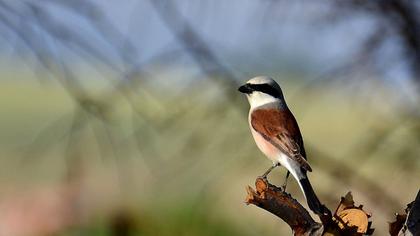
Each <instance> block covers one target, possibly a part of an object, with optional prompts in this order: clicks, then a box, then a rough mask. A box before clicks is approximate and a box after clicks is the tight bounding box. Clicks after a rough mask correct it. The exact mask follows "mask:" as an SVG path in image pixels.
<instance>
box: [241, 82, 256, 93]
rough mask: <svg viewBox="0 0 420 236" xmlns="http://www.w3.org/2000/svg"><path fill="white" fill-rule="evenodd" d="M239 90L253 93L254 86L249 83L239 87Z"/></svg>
mask: <svg viewBox="0 0 420 236" xmlns="http://www.w3.org/2000/svg"><path fill="white" fill-rule="evenodd" d="M238 91H239V92H241V93H246V94H250V93H252V91H253V90H252V88H251V87H250V86H249V85H248V84H244V85H242V86H241V87H239V88H238Z"/></svg>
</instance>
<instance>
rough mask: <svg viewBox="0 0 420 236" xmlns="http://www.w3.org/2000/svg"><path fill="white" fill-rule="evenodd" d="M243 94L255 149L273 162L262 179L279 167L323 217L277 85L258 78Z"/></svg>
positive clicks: (297, 134)
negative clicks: (285, 171)
mask: <svg viewBox="0 0 420 236" xmlns="http://www.w3.org/2000/svg"><path fill="white" fill-rule="evenodd" d="M238 90H239V91H240V92H241V93H244V94H246V97H247V98H248V102H249V104H250V110H249V117H248V121H249V126H250V129H251V133H252V136H253V137H254V140H255V143H256V144H257V146H258V148H259V149H260V150H261V151H262V152H263V153H264V154H265V155H266V156H267V157H268V159H270V160H271V161H272V162H273V166H272V167H270V168H269V169H268V170H267V171H266V172H265V173H264V174H263V177H264V178H265V177H266V176H267V175H268V174H269V173H270V172H271V171H272V170H273V169H274V168H275V167H277V166H279V165H282V166H284V167H286V169H287V170H288V172H287V175H286V180H285V184H284V186H283V189H285V187H286V184H287V178H288V177H289V174H290V173H291V174H292V176H293V177H294V178H295V179H296V180H297V181H298V183H299V186H300V188H301V189H302V191H303V194H304V196H305V198H306V201H307V203H308V206H309V208H310V209H311V210H312V211H313V212H315V213H316V214H326V210H327V209H326V207H325V206H323V205H322V204H321V203H320V201H319V199H318V197H317V196H316V194H315V192H314V190H313V188H312V186H311V184H310V182H309V180H308V176H307V174H306V173H307V172H308V171H309V172H311V171H312V168H311V166H310V165H309V163H308V162H307V160H306V152H305V148H304V146H303V139H302V135H301V133H300V130H299V126H298V124H297V122H296V119H295V117H294V116H293V114H292V112H290V110H289V108H288V107H287V104H286V101H285V100H284V97H283V93H282V90H281V88H280V86H279V85H278V84H277V83H276V81H274V80H273V79H272V78H270V77H267V76H258V77H255V78H252V79H250V80H249V81H247V82H246V84H244V85H242V86H241V87H239V89H238Z"/></svg>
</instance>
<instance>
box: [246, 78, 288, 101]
mask: <svg viewBox="0 0 420 236" xmlns="http://www.w3.org/2000/svg"><path fill="white" fill-rule="evenodd" d="M238 91H239V92H241V93H244V94H245V95H246V97H247V98H248V102H249V104H250V105H251V108H253V107H259V106H262V105H265V104H268V103H273V102H277V103H280V104H284V105H285V102H284V98H283V92H282V91H281V88H280V86H279V85H278V84H277V82H276V81H275V80H273V79H272V78H270V77H268V76H257V77H254V78H252V79H250V80H248V81H247V82H246V83H245V84H244V85H242V86H241V87H239V88H238Z"/></svg>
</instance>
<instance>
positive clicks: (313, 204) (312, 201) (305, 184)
mask: <svg viewBox="0 0 420 236" xmlns="http://www.w3.org/2000/svg"><path fill="white" fill-rule="evenodd" d="M299 185H300V187H301V188H302V191H303V193H304V195H305V198H306V201H307V202H308V206H309V208H310V209H311V210H312V211H313V212H314V213H315V214H317V215H320V214H327V212H326V210H328V209H327V208H326V207H325V206H324V205H322V204H321V202H320V201H319V199H318V197H317V196H316V194H315V192H314V189H313V188H312V185H311V183H310V182H309V179H308V177H307V176H305V177H303V178H301V179H299ZM328 212H329V211H328Z"/></svg>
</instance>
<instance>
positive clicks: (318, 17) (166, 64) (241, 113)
mask: <svg viewBox="0 0 420 236" xmlns="http://www.w3.org/2000/svg"><path fill="white" fill-rule="evenodd" d="M0 61H1V62H0V69H1V70H0V77H1V79H0V114H1V115H0V130H1V132H0V235H1V236H21V235H24V236H32V235H35V236H36V235H110V236H111V235H118V236H124V235H289V234H290V229H289V228H288V226H287V225H286V224H285V223H284V222H282V221H281V220H279V219H278V218H276V217H273V216H272V215H270V214H269V213H267V212H265V211H263V210H261V209H258V208H257V207H255V206H246V205H245V204H244V199H245V195H246V192H245V186H247V185H253V183H254V180H255V178H256V176H258V175H260V174H262V173H263V172H264V171H265V170H266V169H267V168H268V167H269V166H270V164H271V163H270V162H269V161H268V160H267V159H265V158H264V156H263V155H262V154H261V153H260V152H259V151H258V150H257V148H256V146H255V144H254V141H253V140H252V137H251V135H250V132H249V129H248V124H247V114H248V104H247V101H246V99H245V98H244V97H243V95H241V94H239V93H238V92H237V91H236V89H237V87H238V86H239V85H240V84H241V83H244V81H246V80H248V79H249V78H251V77H254V76H257V75H268V76H271V77H273V78H275V79H276V80H277V81H278V82H279V84H280V85H281V86H282V88H283V90H284V94H285V96H286V100H287V102H288V104H289V107H290V108H291V110H292V111H293V112H294V114H295V116H296V118H297V120H298V122H299V124H300V127H301V130H302V132H303V136H304V140H305V145H306V149H307V152H308V156H309V162H310V163H311V165H312V167H313V169H314V171H313V172H312V173H311V174H310V179H311V181H312V182H313V185H314V187H315V190H316V192H317V193H318V194H319V197H320V199H321V200H322V201H323V202H324V203H325V204H327V205H328V206H329V208H330V209H335V207H336V206H337V204H338V202H339V200H340V197H341V196H343V195H344V194H346V193H347V192H348V191H352V193H353V195H354V198H355V201H356V202H357V203H359V204H363V205H364V206H365V209H366V210H368V211H369V212H371V213H372V215H373V218H372V220H373V222H374V223H373V227H374V228H376V235H387V233H386V232H387V228H388V226H387V222H389V221H392V220H393V218H394V215H393V214H394V213H395V212H402V211H403V209H404V208H405V205H406V204H407V203H409V202H410V201H412V200H413V199H414V198H415V195H416V193H417V191H418V190H419V186H420V160H419V151H420V123H419V121H420V120H419V117H420V113H419V99H420V98H419V83H420V4H419V2H418V1H414V0H412V1H410V0H401V1H400V0H382V1H376V0H372V1H359V0H346V1H344V0H343V1H340V0H314V1H281V0H280V1H270V0H259V1H242V0H232V1H221V0H218V1H186V0H185V1H181V0H178V1H163V0H150V1H146V0H145V1H143V0H140V1H133V0H126V1H99V0H21V1H5V0H1V1H0ZM284 175H285V171H284V170H282V169H276V170H275V171H274V172H273V173H272V174H271V175H270V181H271V182H273V183H275V184H281V183H282V181H283V178H284ZM288 189H289V191H290V193H291V194H292V195H293V196H294V197H296V198H297V199H298V200H299V201H301V202H304V201H303V197H302V194H301V192H300V190H299V188H298V186H297V185H296V183H295V181H294V180H292V179H291V180H290V181H289V185H288ZM305 206H306V205H305Z"/></svg>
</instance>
